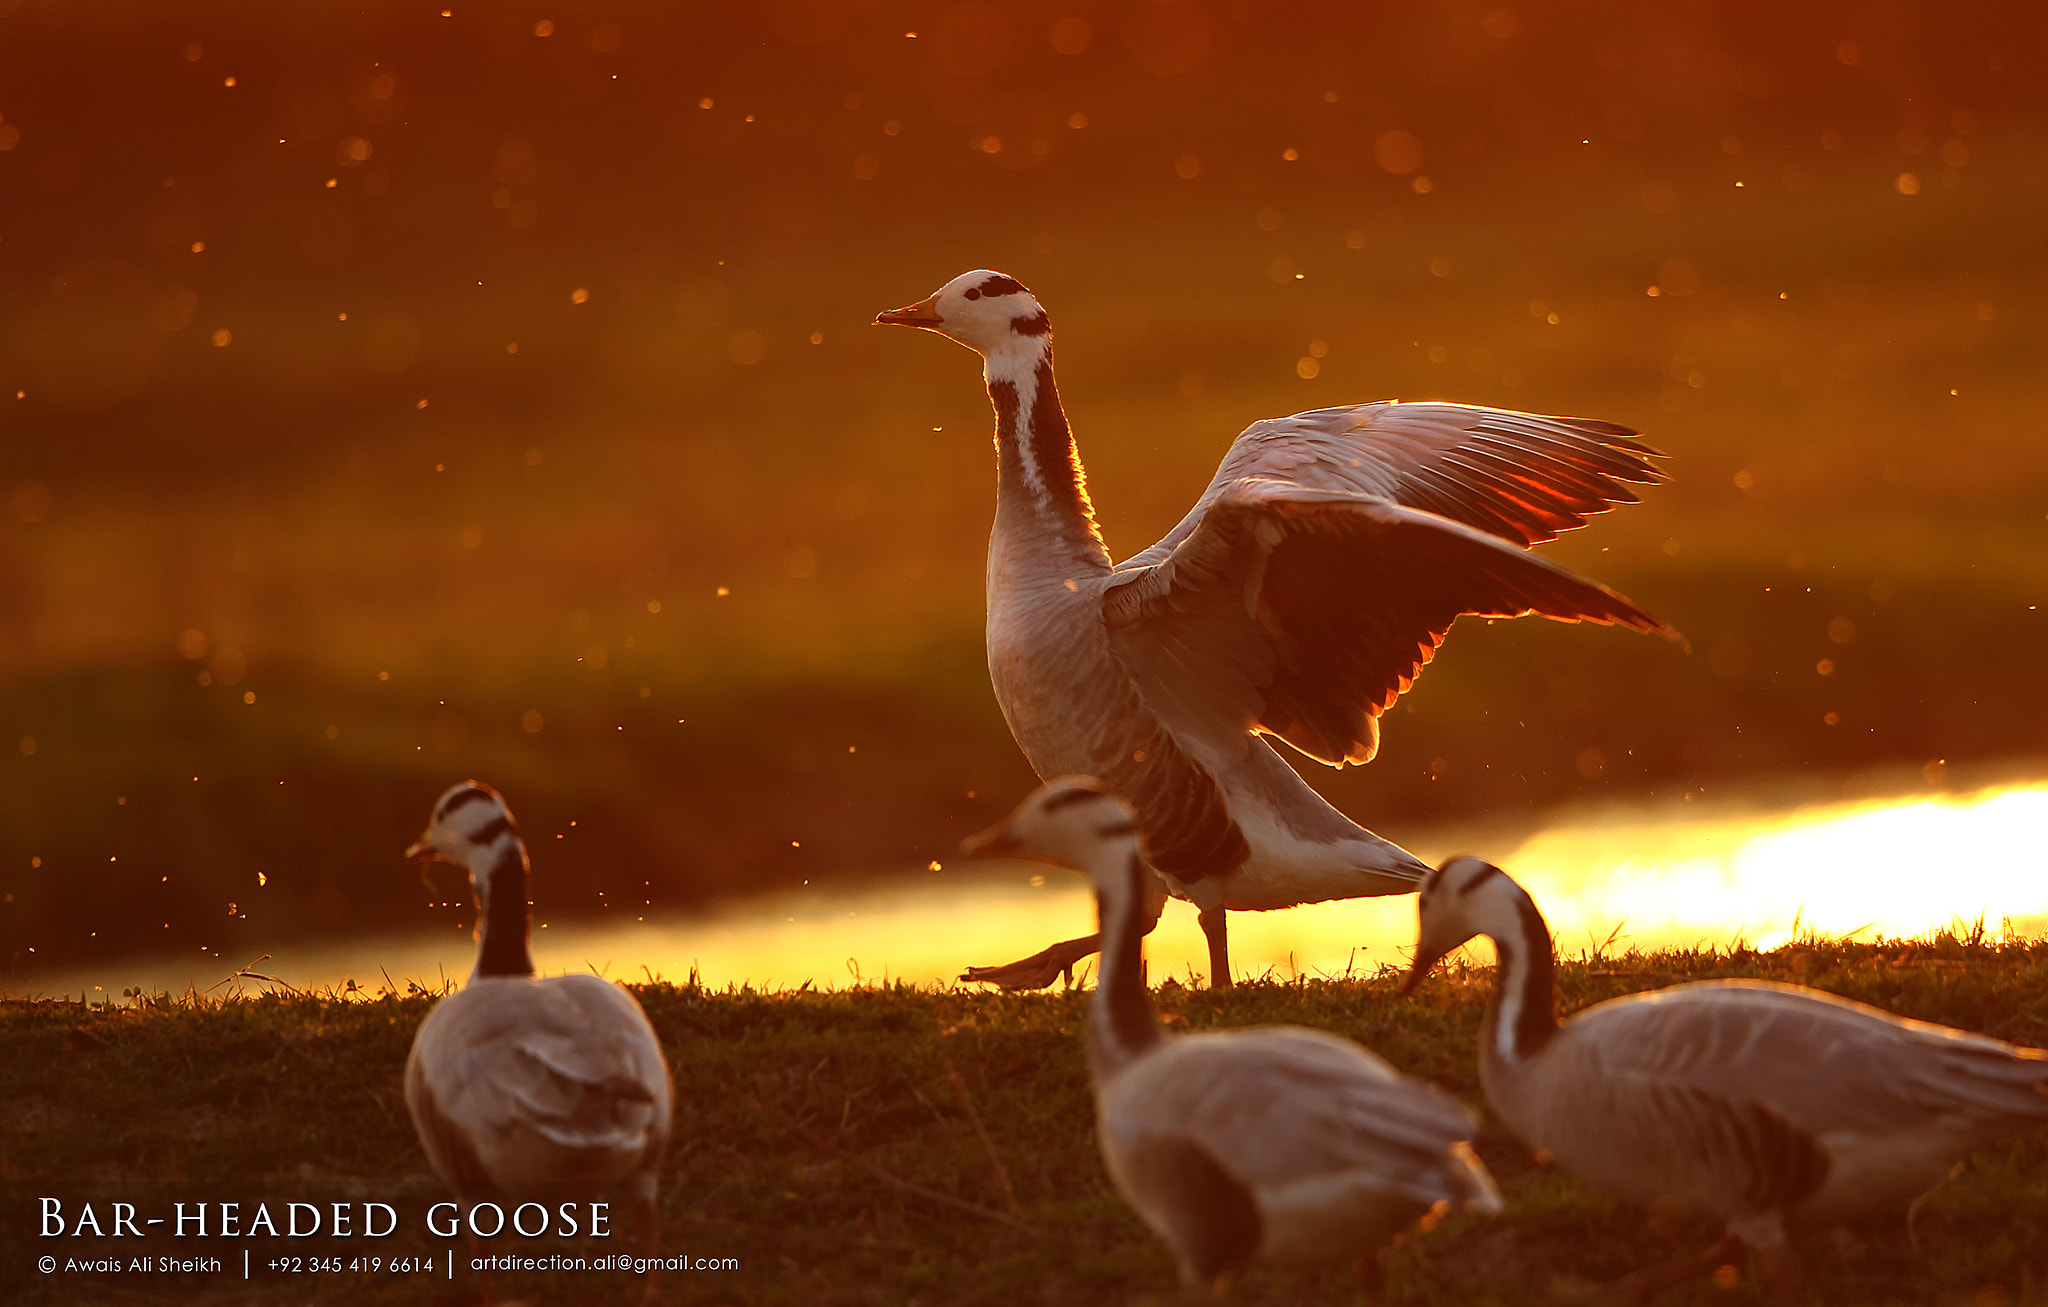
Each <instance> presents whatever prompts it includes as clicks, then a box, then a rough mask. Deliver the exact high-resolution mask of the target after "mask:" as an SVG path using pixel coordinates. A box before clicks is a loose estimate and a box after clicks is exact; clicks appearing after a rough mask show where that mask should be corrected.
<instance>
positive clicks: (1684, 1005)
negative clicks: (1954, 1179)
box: [1566, 981, 2048, 1134]
mask: <svg viewBox="0 0 2048 1307" xmlns="http://www.w3.org/2000/svg"><path fill="white" fill-rule="evenodd" d="M1566 1030H1567V1032H1568V1034H1569V1036H1570V1038H1569V1041H1568V1042H1569V1044H1570V1045H1571V1046H1573V1047H1574V1048H1575V1049H1576V1050H1579V1051H1578V1056H1579V1057H1585V1058H1590V1059H1592V1060H1593V1061H1595V1062H1596V1063H1597V1068H1594V1067H1588V1068H1586V1069H1585V1070H1586V1072H1587V1078H1591V1077H1592V1076H1595V1075H1604V1076H1610V1077H1624V1078H1627V1079H1630V1080H1633V1081H1636V1082H1638V1083H1656V1084H1660V1085H1665V1086H1670V1087H1673V1088H1677V1089H1682V1090H1684V1091H1685V1092H1687V1093H1691V1094H1698V1095H1704V1096H1708V1097H1711V1098H1714V1099H1718V1100H1722V1101H1731V1102H1732V1101H1737V1100H1751V1101H1754V1102H1757V1103H1761V1104H1765V1105H1767V1106H1768V1107H1769V1108H1770V1109H1771V1110H1773V1111H1775V1112H1777V1113H1779V1114H1780V1115H1782V1116H1783V1117H1784V1118H1785V1119H1786V1120H1787V1121H1788V1122H1790V1123H1791V1124H1792V1125H1794V1126H1795V1127H1797V1128H1798V1129H1801V1130H1804V1131H1811V1132H1815V1133H1817V1134H1819V1133H1828V1132H1833V1131H1850V1132H1854V1133H1858V1134H1884V1133H1892V1132H1897V1131H1904V1130H1911V1129H1915V1128H1917V1127H1920V1126H1923V1125H1926V1124H1929V1123H1931V1122H1932V1121H1934V1120H1935V1119H1937V1118H1944V1117H1946V1118H1960V1119H1962V1120H1966V1121H1974V1122H1981V1123H1984V1124H1986V1125H1995V1124H2000V1123H2008V1124H2017V1123H2020V1122H2024V1121H2028V1120H2041V1119H2048V1053H2043V1052H2042V1051H2041V1050H2039V1049H2032V1048H2019V1047H2015V1046H2014V1045H2012V1044H2008V1043H2005V1042H2004V1041H2002V1040H1997V1039H1993V1038H1991V1037H1990V1036H1987V1035H1978V1034H1971V1033H1969V1032H1966V1031H1961V1030H1953V1029H1950V1028H1949V1027H1947V1026H1939V1025H1933V1024H1930V1023H1928V1022H1923V1021H1913V1020H1909V1019H1907V1018H1904V1017H1898V1016H1893V1015H1892V1014H1891V1013H1889V1012H1885V1011H1882V1010H1880V1009H1878V1008H1874V1007H1869V1006H1866V1005H1864V1004H1861V1003H1856V1002H1852V1001H1850V1000H1848V999H1844V998H1839V997H1837V996H1835V995H1832V994H1825V993H1821V992H1819V991H1816V990H1810V989H1801V988H1798V987H1795V986H1790V985H1775V984H1770V983H1768V982H1762V981H1705V982H1701V983H1698V984H1692V985H1676V986H1673V987H1671V988H1669V989H1662V990H1657V991H1655V992H1652V993H1648V994H1642V995H1635V996H1631V997H1629V998H1626V999H1618V1000H1615V1001H1613V1002H1610V1003H1603V1004H1600V1005H1598V1006H1596V1007H1592V1008H1588V1009H1587V1010H1586V1011H1585V1012H1583V1013H1580V1014H1579V1015H1578V1016H1576V1017H1574V1018H1573V1019H1572V1021H1571V1022H1570V1023H1569V1025H1568V1026H1567V1027H1566Z"/></svg>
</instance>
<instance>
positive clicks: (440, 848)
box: [405, 781, 519, 908]
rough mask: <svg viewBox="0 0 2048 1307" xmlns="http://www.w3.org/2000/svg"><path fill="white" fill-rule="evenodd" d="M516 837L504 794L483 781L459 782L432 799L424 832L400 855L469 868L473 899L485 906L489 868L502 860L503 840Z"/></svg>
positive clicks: (506, 840)
mask: <svg viewBox="0 0 2048 1307" xmlns="http://www.w3.org/2000/svg"><path fill="white" fill-rule="evenodd" d="M518 842H519V827H518V825H517V824H516V823H515V822H514V821H513V820H512V811H511V809H509V808H507V807H506V806H505V799H504V796H503V795H501V794H499V793H498V792H497V791H496V790H494V789H492V788H491V787H490V786H488V785H486V784H484V783H483V782H482V781H463V782H461V783H460V784H457V785H451V786H449V787H448V789H447V790H446V791H445V792H444V793H443V794H442V795H441V797H440V798H439V799H437V800H435V802H434V811H433V815H432V816H431V817H429V818H428V819H427V829H426V831H425V833H423V834H422V835H421V836H420V837H419V838H418V839H417V840H415V841H413V844H412V847H411V848H408V849H407V850H406V851H405V856H406V857H408V858H418V859H420V860H421V861H424V862H452V863H454V864H455V865H456V866H458V867H461V868H462V869H463V870H465V871H467V872H468V873H469V879H470V883H471V884H472V885H474V886H475V887H476V893H477V898H478V899H479V900H480V901H481V902H482V903H483V905H484V906H485V907H486V908H488V907H489V906H490V899H491V873H492V871H493V870H494V869H495V868H496V867H497V866H498V865H499V864H500V862H501V860H502V859H503V857H504V855H505V853H506V845H507V844H508V843H510V844H513V845H517V844H518Z"/></svg>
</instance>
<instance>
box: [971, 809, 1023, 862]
mask: <svg viewBox="0 0 2048 1307" xmlns="http://www.w3.org/2000/svg"><path fill="white" fill-rule="evenodd" d="M960 852H961V853H963V854H965V855H966V856H968V857H970V858H1005V857H1017V856H1019V855H1021V854H1022V853H1023V852H1024V841H1022V840H1020V839H1018V838H1017V836H1016V834H1015V833H1014V832H1012V831H1011V829H1010V819H1009V818H1008V817H1005V818H1003V819H1002V820H1001V821H999V822H997V823H996V824H995V825H993V826H991V827H989V828H988V829H987V830H985V831H977V832H975V833H974V834H972V835H969V836H968V837H967V838H966V839H964V840H961V841H960Z"/></svg>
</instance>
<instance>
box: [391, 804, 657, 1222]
mask: <svg viewBox="0 0 2048 1307" xmlns="http://www.w3.org/2000/svg"><path fill="white" fill-rule="evenodd" d="M408 853H409V854H410V855H411V856H415V857H433V858H439V859H442V860H445V861H448V862H453V863H455V864H456V865H458V866H462V867H465V868H467V869H468V871H469V875H470V880H471V884H472V886H473V887H474V889H475V893H476V897H477V902H478V908H479V912H478V918H477V965H476V970H475V971H474V972H473V973H472V974H471V975H470V978H469V982H468V983H467V984H466V985H464V986H463V988H461V989H460V990H457V991H456V992H455V993H453V994H450V995H448V996H447V997H446V998H443V999H442V1000H441V1001H440V1002H438V1003H436V1004H435V1005H434V1008H433V1010H432V1011H431V1012H429V1013H428V1014H427V1017H426V1020H424V1021H423V1022H421V1023H420V1028H419V1033H418V1034H417V1035H416V1036H415V1037H414V1039H413V1045H412V1052H411V1055H410V1056H408V1057H407V1059H406V1064H405V1104H406V1108H407V1110H408V1111H409V1112H410V1113H411V1115H412V1120H413V1126H414V1128H415V1130H416V1131H417V1132H418V1134H419V1139H420V1145H421V1147H422V1148H424V1149H425V1150H426V1154H427V1160H428V1161H429V1162H431V1163H432V1165H433V1168H434V1171H435V1172H436V1173H437V1174H438V1175H440V1176H441V1178H442V1179H444V1180H446V1181H448V1183H450V1184H451V1185H453V1186H454V1187H455V1188H456V1190H457V1191H458V1192H460V1193H462V1194H463V1195H465V1196H466V1197H467V1196H480V1195H486V1194H493V1193H500V1194H507V1195H518V1194H522V1193H556V1192H560V1191H563V1190H574V1191H584V1190H595V1189H598V1188H602V1187H605V1186H609V1185H613V1184H624V1185H627V1186H629V1188H630V1190H631V1192H632V1194H633V1196H634V1198H635V1200H636V1202H637V1203H638V1205H639V1206H640V1208H641V1214H642V1219H643V1220H644V1221H645V1222H647V1226H646V1233H647V1237H648V1242H649V1244H650V1246H651V1245H652V1243H653V1234H654V1228H653V1224H652V1222H653V1219H654V1212H655V1198H656V1186H657V1183H658V1180H659V1177H660V1168H661V1162H662V1155H663V1153H664V1151H665V1148H666V1144H667V1140H668V1131H669V1121H670V1111H671V1102H670V1092H671V1091H670V1084H669V1072H668V1063H667V1061H666V1060H665V1059H664V1058H663V1057H662V1053H661V1043H660V1041H659V1040H658V1039H656V1037H655V1034H654V1028H653V1027H652V1026H651V1025H649V1024H648V1021H647V1014H646V1013H645V1012H643V1011H641V1009H640V1005H639V1003H637V1002H636V1001H634V999H633V996H632V995H630V994H628V993H627V992H626V991H625V990H624V989H622V988H620V987H619V986H618V985H615V984H613V983H611V982H610V981H607V980H604V979H601V978H600V977H597V976H593V975H567V976H548V977H545V978H542V977H539V976H536V975H535V974H534V969H533V962H532V959H531V957H530V955H529V953H528V949H527V935H528V924H529V923H528V910H527V894H526V876H527V857H526V846H525V843H524V842H523V841H522V840H521V839H520V836H519V829H518V827H517V826H516V825H515V824H514V823H513V820H512V815H511V813H510V812H509V811H508V810H507V809H506V808H505V804H504V800H503V799H502V798H500V797H499V795H498V793H497V791H495V790H493V789H491V788H490V787H489V786H487V785H484V784H482V783H481V782H478V781H467V782H464V783H463V784H460V785H457V786H454V787H453V788H451V789H449V790H448V791H447V792H446V793H445V794H443V795H442V796H441V799H440V801H439V802H438V803H437V804H436V805H435V807H434V815H433V819H432V821H431V823H430V824H429V826H428V828H427V832H426V834H424V835H423V836H421V837H420V840H419V842H418V843H416V844H414V845H413V847H412V848H411V849H410V850H408Z"/></svg>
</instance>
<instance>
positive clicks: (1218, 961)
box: [1195, 906, 1230, 989]
mask: <svg viewBox="0 0 2048 1307" xmlns="http://www.w3.org/2000/svg"><path fill="white" fill-rule="evenodd" d="M1195 920H1197V921H1199V922H1201V923H1202V934H1204V935H1206V936H1207V937H1208V939H1209V988H1211V989H1229V988H1230V928H1229V925H1228V923H1226V922H1225V921H1224V914H1223V909H1222V907H1221V906H1218V907H1213V908H1203V909H1202V910H1201V911H1200V912H1199V913H1197V914H1196V915H1195Z"/></svg>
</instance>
